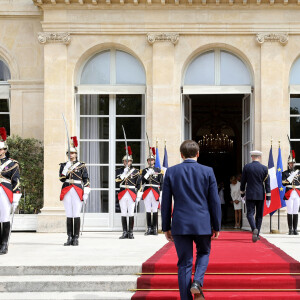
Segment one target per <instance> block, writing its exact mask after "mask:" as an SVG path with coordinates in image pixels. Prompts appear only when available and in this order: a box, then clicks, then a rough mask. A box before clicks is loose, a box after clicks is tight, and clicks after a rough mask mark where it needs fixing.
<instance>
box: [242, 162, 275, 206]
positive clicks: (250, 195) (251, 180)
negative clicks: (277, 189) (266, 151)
mask: <svg viewBox="0 0 300 300" xmlns="http://www.w3.org/2000/svg"><path fill="white" fill-rule="evenodd" d="M246 184H247V189H246V199H247V200H265V193H266V195H267V200H269V199H270V197H271V190H270V177H269V175H268V168H267V167H266V166H264V165H262V164H261V163H260V162H258V161H253V162H251V163H249V164H247V165H245V167H244V169H243V173H242V180H241V194H242V195H243V194H244V193H245V188H246Z"/></svg>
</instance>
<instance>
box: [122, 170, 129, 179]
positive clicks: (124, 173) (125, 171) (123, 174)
mask: <svg viewBox="0 0 300 300" xmlns="http://www.w3.org/2000/svg"><path fill="white" fill-rule="evenodd" d="M128 172H129V168H128V167H126V168H125V169H124V172H123V173H122V174H121V176H120V178H121V179H122V180H123V179H124V178H125V176H126V175H127V173H128Z"/></svg>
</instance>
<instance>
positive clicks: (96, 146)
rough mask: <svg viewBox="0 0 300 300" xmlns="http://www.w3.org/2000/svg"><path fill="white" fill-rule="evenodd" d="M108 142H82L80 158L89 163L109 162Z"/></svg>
mask: <svg viewBox="0 0 300 300" xmlns="http://www.w3.org/2000/svg"><path fill="white" fill-rule="evenodd" d="M108 149H109V143H108V142H80V160H82V161H84V162H85V163H87V164H108Z"/></svg>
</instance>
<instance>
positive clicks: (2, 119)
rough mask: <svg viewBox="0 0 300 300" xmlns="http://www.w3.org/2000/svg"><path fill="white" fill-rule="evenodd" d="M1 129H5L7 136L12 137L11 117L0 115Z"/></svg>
mask: <svg viewBox="0 0 300 300" xmlns="http://www.w3.org/2000/svg"><path fill="white" fill-rule="evenodd" d="M0 127H5V129H6V133H7V135H10V124H9V115H0Z"/></svg>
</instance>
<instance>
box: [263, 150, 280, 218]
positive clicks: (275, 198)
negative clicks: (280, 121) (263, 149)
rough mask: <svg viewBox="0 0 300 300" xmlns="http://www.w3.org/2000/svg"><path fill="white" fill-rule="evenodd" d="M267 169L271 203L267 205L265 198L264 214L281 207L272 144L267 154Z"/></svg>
mask: <svg viewBox="0 0 300 300" xmlns="http://www.w3.org/2000/svg"><path fill="white" fill-rule="evenodd" d="M268 169H269V177H270V188H271V205H270V207H267V205H266V200H265V204H264V216H266V215H267V214H269V213H271V212H273V211H275V210H277V209H279V208H281V200H280V193H279V189H278V183H277V177H276V170H275V166H274V160H273V153H272V146H271V149H270V154H269V162H268Z"/></svg>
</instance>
